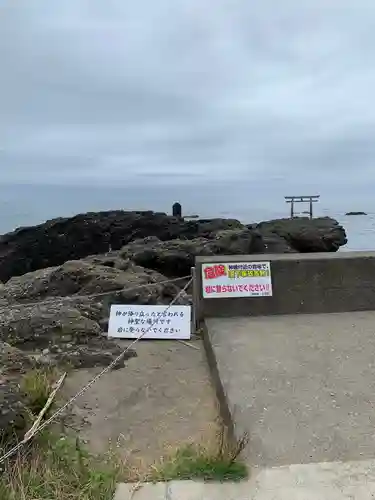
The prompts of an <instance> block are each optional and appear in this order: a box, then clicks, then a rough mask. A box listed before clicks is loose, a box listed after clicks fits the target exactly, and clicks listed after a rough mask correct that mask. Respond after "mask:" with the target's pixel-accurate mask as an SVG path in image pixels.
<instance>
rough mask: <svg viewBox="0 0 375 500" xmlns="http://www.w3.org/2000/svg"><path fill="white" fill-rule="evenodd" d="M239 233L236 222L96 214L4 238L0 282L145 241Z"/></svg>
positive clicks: (55, 221) (53, 222)
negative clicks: (132, 242) (233, 231)
mask: <svg viewBox="0 0 375 500" xmlns="http://www.w3.org/2000/svg"><path fill="white" fill-rule="evenodd" d="M239 227H243V226H242V224H241V223H240V222H238V221H236V220H230V219H213V220H199V221H184V220H183V219H179V218H176V217H171V216H168V215H166V214H163V213H155V212H124V211H112V212H95V213H87V214H80V215H77V216H75V217H70V218H61V219H53V220H50V221H47V222H45V223H44V224H40V225H38V226H32V227H24V228H19V229H17V230H15V231H13V232H11V233H7V234H5V235H3V236H1V237H0V281H6V280H8V279H9V278H11V277H12V276H19V275H22V274H25V273H27V272H30V271H35V270H37V269H43V268H45V267H51V266H58V265H60V264H63V263H64V262H66V261H67V260H76V259H82V258H83V257H86V256H87V255H91V254H102V253H105V252H108V251H110V250H118V249H120V248H121V247H123V246H124V245H126V244H127V243H129V242H131V241H133V240H135V239H139V238H145V237H147V236H156V237H157V238H159V239H160V240H172V239H176V238H183V239H192V238H197V237H200V236H202V237H210V235H212V234H214V233H216V232H217V231H219V230H222V229H234V228H239Z"/></svg>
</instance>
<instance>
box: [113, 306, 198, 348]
mask: <svg viewBox="0 0 375 500" xmlns="http://www.w3.org/2000/svg"><path fill="white" fill-rule="evenodd" d="M166 308H167V306H142V305H136V304H132V305H112V306H111V312H110V315H109V324H108V337H114V338H122V339H135V338H138V337H139V336H140V335H143V337H142V338H144V339H170V340H177V339H180V340H187V339H190V332H191V308H190V306H171V307H170V308H169V309H168V310H166Z"/></svg>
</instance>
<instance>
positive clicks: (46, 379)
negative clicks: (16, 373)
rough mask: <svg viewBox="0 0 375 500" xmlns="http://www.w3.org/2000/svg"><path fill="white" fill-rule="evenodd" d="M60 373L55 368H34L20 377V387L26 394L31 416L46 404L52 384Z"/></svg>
mask: <svg viewBox="0 0 375 500" xmlns="http://www.w3.org/2000/svg"><path fill="white" fill-rule="evenodd" d="M60 375H61V374H60V373H59V371H58V370H57V369H55V368H36V369H34V370H30V371H29V372H27V373H26V374H25V375H24V376H23V377H22V379H21V383H20V388H21V391H22V392H24V393H25V395H26V405H27V410H28V412H29V413H31V415H30V416H31V417H32V416H33V415H34V414H37V413H38V412H39V411H40V410H41V409H42V408H43V406H44V405H45V404H46V402H47V399H48V396H49V395H50V393H51V391H52V389H53V384H54V383H55V382H56V381H57V379H58V378H59V376H60Z"/></svg>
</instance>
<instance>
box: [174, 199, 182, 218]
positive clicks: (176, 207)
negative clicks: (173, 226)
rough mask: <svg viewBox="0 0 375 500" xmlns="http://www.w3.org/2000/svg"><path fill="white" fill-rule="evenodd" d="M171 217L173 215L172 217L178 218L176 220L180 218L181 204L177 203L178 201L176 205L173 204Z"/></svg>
mask: <svg viewBox="0 0 375 500" xmlns="http://www.w3.org/2000/svg"><path fill="white" fill-rule="evenodd" d="M172 215H173V217H178V218H181V217H182V207H181V204H180V203H178V201H176V203H173V206H172Z"/></svg>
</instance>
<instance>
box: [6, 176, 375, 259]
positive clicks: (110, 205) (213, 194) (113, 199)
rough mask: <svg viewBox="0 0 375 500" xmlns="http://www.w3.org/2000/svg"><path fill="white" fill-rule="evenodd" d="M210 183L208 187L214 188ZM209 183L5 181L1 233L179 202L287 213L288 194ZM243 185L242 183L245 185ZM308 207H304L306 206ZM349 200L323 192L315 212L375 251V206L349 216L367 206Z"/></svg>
mask: <svg viewBox="0 0 375 500" xmlns="http://www.w3.org/2000/svg"><path fill="white" fill-rule="evenodd" d="M209 187H210V186H208V188H209ZM208 188H207V189H206V186H199V187H198V188H197V187H195V186H191V185H190V186H185V187H181V186H170V185H169V186H168V185H166V186H152V185H148V186H127V185H124V186H122V185H121V186H116V187H111V186H87V185H86V186H85V185H84V186H56V185H10V184H8V185H1V184H0V234H1V233H5V232H8V231H12V230H13V229H15V228H16V227H20V226H28V225H33V224H39V223H41V222H44V221H45V220H47V219H51V218H54V217H69V216H72V215H75V214H77V213H81V212H89V211H99V210H121V209H124V210H155V211H162V212H167V213H170V212H171V207H172V204H173V203H174V202H175V201H180V202H181V204H182V206H183V212H184V214H185V215H193V214H194V215H199V216H200V217H225V218H236V219H239V220H240V221H241V222H244V223H253V222H260V221H262V220H269V219H274V218H281V217H288V215H289V212H288V209H289V206H288V205H286V204H285V203H284V199H283V196H282V195H281V194H279V195H278V196H277V193H274V194H273V196H272V197H270V196H269V197H266V198H265V199H264V197H259V198H254V195H253V196H252V197H249V196H241V192H240V191H239V192H238V195H237V194H236V192H235V191H233V190H231V189H230V190H228V189H227V188H226V187H218V188H213V189H212V188H211V189H208ZM240 188H241V187H239V188H238V190H240ZM305 208H307V207H303V208H301V210H303V209H305ZM366 208H367V207H365V206H360V207H358V204H357V205H356V206H353V205H350V206H348V203H347V202H346V206H345V208H344V207H340V206H339V207H338V206H337V204H336V206H335V207H329V206H328V205H327V203H325V202H324V198H323V197H322V199H321V201H320V202H319V203H316V204H314V216H330V217H333V218H335V219H337V220H338V221H339V222H340V223H341V224H342V225H343V226H344V228H345V230H346V233H347V237H348V244H347V245H346V246H345V247H342V248H341V249H340V251H349V250H375V207H374V210H372V211H369V212H367V213H368V215H361V216H359V215H358V216H345V212H346V211H349V210H364V211H366Z"/></svg>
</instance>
